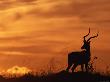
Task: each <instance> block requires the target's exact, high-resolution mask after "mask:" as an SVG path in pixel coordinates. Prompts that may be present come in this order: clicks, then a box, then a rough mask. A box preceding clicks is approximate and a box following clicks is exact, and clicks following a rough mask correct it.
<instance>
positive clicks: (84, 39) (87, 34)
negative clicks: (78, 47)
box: [84, 28, 90, 40]
mask: <svg viewBox="0 0 110 82" xmlns="http://www.w3.org/2000/svg"><path fill="white" fill-rule="evenodd" d="M89 34H90V28H89V33H88V34H87V35H85V36H84V40H86V39H85V38H86V37H87V36H88V35H89Z"/></svg>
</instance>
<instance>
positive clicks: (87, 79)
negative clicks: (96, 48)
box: [0, 71, 110, 82]
mask: <svg viewBox="0 0 110 82" xmlns="http://www.w3.org/2000/svg"><path fill="white" fill-rule="evenodd" d="M0 82H110V76H109V75H108V76H105V75H100V74H99V73H94V74H93V73H85V72H77V73H73V74H72V73H68V72H65V71H61V72H59V73H56V74H48V75H41V76H34V75H32V74H27V75H24V76H22V77H18V78H17V77H15V78H8V79H6V78H3V77H2V76H1V77H0Z"/></svg>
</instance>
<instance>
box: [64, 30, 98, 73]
mask: <svg viewBox="0 0 110 82" xmlns="http://www.w3.org/2000/svg"><path fill="white" fill-rule="evenodd" d="M89 34H90V28H89V33H88V34H87V35H85V36H84V37H83V38H84V41H83V42H84V44H83V46H82V47H81V49H83V50H82V51H80V52H71V53H69V54H68V67H67V69H66V71H69V69H70V68H71V66H73V67H72V72H74V70H75V68H76V67H77V66H78V65H81V69H82V71H83V67H84V65H85V70H86V71H88V63H89V61H90V58H91V52H90V42H91V41H90V40H91V39H92V38H95V37H97V36H98V33H97V35H96V36H93V37H90V38H89V39H88V40H86V37H87V36H88V35H89ZM73 64H74V65H73Z"/></svg>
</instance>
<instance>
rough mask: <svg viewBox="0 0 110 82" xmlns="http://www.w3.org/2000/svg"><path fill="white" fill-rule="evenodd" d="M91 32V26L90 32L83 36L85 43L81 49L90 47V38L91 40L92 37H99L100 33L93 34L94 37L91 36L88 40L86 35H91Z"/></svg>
mask: <svg viewBox="0 0 110 82" xmlns="http://www.w3.org/2000/svg"><path fill="white" fill-rule="evenodd" d="M89 34H90V28H89V33H88V34H87V35H85V36H84V37H83V38H84V44H83V46H82V47H81V49H86V50H87V49H90V42H91V41H90V40H91V39H92V38H96V37H98V33H97V35H96V36H92V37H90V38H89V39H87V40H86V37H87V36H89Z"/></svg>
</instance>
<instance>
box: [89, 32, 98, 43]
mask: <svg viewBox="0 0 110 82" xmlns="http://www.w3.org/2000/svg"><path fill="white" fill-rule="evenodd" d="M96 37H98V33H97V35H96V36H93V37H90V38H89V39H88V40H87V42H88V41H90V40H91V39H92V38H96Z"/></svg>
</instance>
